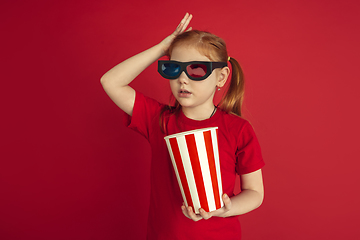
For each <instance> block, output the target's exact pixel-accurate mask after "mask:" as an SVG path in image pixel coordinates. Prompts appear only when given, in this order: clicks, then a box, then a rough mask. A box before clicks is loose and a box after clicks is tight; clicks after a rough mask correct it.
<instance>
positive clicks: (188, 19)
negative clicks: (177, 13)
mask: <svg viewBox="0 0 360 240" xmlns="http://www.w3.org/2000/svg"><path fill="white" fill-rule="evenodd" d="M185 16H186V15H185ZM192 17H193V16H192V14H188V15H187V18H185V21H184V25H183V27H182V29H181V30H182V32H184V31H185V30H186V28H187V27H188V26H189V23H190V21H191V19H192Z"/></svg>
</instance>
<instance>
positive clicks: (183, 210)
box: [181, 205, 191, 219]
mask: <svg viewBox="0 0 360 240" xmlns="http://www.w3.org/2000/svg"><path fill="white" fill-rule="evenodd" d="M181 211H182V212H183V214H184V215H185V217H187V218H189V219H191V217H190V216H189V214H188V213H187V210H186V207H185V206H184V205H182V206H181Z"/></svg>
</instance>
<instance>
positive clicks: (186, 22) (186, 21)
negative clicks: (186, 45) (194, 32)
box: [160, 13, 192, 55]
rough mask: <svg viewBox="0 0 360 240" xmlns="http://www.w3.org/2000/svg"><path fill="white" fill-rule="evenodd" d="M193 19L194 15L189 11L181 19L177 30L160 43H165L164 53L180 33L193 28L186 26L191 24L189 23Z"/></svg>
mask: <svg viewBox="0 0 360 240" xmlns="http://www.w3.org/2000/svg"><path fill="white" fill-rule="evenodd" d="M191 19H192V15H191V14H189V13H186V14H185V16H184V18H183V19H182V20H181V22H180V23H179V25H178V26H177V27H176V29H175V31H174V32H173V33H172V34H170V35H169V36H167V37H166V38H165V39H164V40H163V41H162V42H161V43H160V44H161V45H163V55H165V54H166V52H167V50H168V49H169V47H170V45H171V43H172V41H173V40H174V38H175V37H176V36H178V35H180V34H182V33H183V32H185V31H190V30H191V29H192V28H191V27H190V28H188V29H187V30H186V28H187V27H188V26H189V23H190V21H191Z"/></svg>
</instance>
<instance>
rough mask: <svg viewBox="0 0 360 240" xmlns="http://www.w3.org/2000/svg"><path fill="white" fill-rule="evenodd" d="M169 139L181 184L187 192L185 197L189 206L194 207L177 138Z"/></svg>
mask: <svg viewBox="0 0 360 240" xmlns="http://www.w3.org/2000/svg"><path fill="white" fill-rule="evenodd" d="M169 141H170V145H171V150H172V152H173V155H174V158H175V163H176V168H177V170H178V173H179V176H180V181H181V185H182V188H183V190H184V193H185V198H186V201H187V204H188V206H191V207H192V208H194V204H193V202H192V200H191V194H190V189H189V185H188V183H187V180H186V175H185V170H184V166H183V164H182V160H181V155H180V150H179V146H178V143H177V141H176V138H170V139H169Z"/></svg>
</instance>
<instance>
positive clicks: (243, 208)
mask: <svg viewBox="0 0 360 240" xmlns="http://www.w3.org/2000/svg"><path fill="white" fill-rule="evenodd" d="M191 19H192V15H191V14H188V13H186V14H185V16H184V18H183V19H182V20H181V22H180V24H179V25H178V26H177V28H176V29H175V31H174V32H173V33H172V34H170V35H169V36H168V37H166V38H165V39H164V40H163V41H161V42H160V43H159V44H157V45H155V46H153V47H152V48H149V49H147V50H145V51H143V52H141V53H139V54H137V55H134V56H132V57H130V58H128V59H127V60H125V61H123V62H121V63H119V64H118V65H116V66H115V67H113V68H112V69H110V70H109V71H108V72H106V73H105V74H104V75H103V76H102V78H101V81H100V82H101V84H102V86H103V88H104V90H105V92H106V93H107V94H108V96H109V97H110V98H111V100H112V101H113V102H114V103H115V104H116V105H117V106H118V107H119V108H121V109H122V110H123V111H124V112H126V113H127V114H129V115H130V116H131V115H132V112H133V108H134V103H135V90H134V89H133V88H131V87H130V86H129V83H131V82H132V81H133V80H134V79H135V78H136V77H137V76H138V75H139V74H140V73H141V72H142V71H144V70H145V69H146V68H147V67H148V66H150V65H151V64H152V63H154V62H155V61H157V60H158V59H159V58H160V57H162V56H164V55H165V53H166V52H167V50H168V49H169V46H170V44H171V43H172V41H173V39H174V38H175V37H176V36H177V35H179V34H181V33H183V32H184V31H186V30H187V27H188V25H189V23H190V21H191ZM188 30H191V28H189V29H188ZM171 59H172V60H177V61H183V62H187V61H210V59H208V58H207V57H205V56H203V55H201V54H200V53H199V52H198V51H197V50H196V49H195V48H191V47H184V46H177V47H175V48H174V50H173V52H172V55H171ZM229 72H230V70H229V68H227V67H225V68H223V69H215V70H214V71H213V73H212V74H211V75H210V76H209V77H208V78H206V79H205V80H203V81H192V80H190V79H188V78H187V76H186V74H185V73H182V74H181V75H180V76H179V78H178V79H176V80H171V81H170V87H171V90H172V92H173V94H174V96H175V97H176V99H177V100H178V101H179V103H180V104H181V105H182V111H183V112H184V114H185V115H186V116H187V117H188V118H191V119H195V120H204V119H207V118H209V117H210V115H211V113H212V111H213V110H214V105H213V97H214V94H215V90H216V88H217V87H222V86H224V84H225V83H226V80H227V78H228V75H229ZM181 89H186V90H187V91H189V92H190V93H191V94H190V95H189V96H186V97H183V96H181V95H180V94H179V91H180V90H181ZM240 179H241V189H242V191H241V193H240V194H238V195H236V196H233V197H231V198H229V197H228V196H227V195H226V194H224V195H223V196H222V198H223V201H224V204H225V205H224V207H222V208H220V209H218V210H216V211H213V212H205V211H204V210H203V209H200V214H195V212H194V211H193V209H192V208H191V207H188V208H186V207H185V206H184V205H183V206H181V210H182V212H183V214H184V215H185V216H186V217H187V218H189V219H192V220H193V221H199V220H201V219H209V218H211V217H229V216H235V215H240V214H244V213H247V212H250V211H252V210H254V209H256V208H257V207H259V206H260V205H261V203H262V201H263V198H264V188H263V181H262V173H261V170H258V171H255V172H252V173H249V174H244V175H241V176H240Z"/></svg>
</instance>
